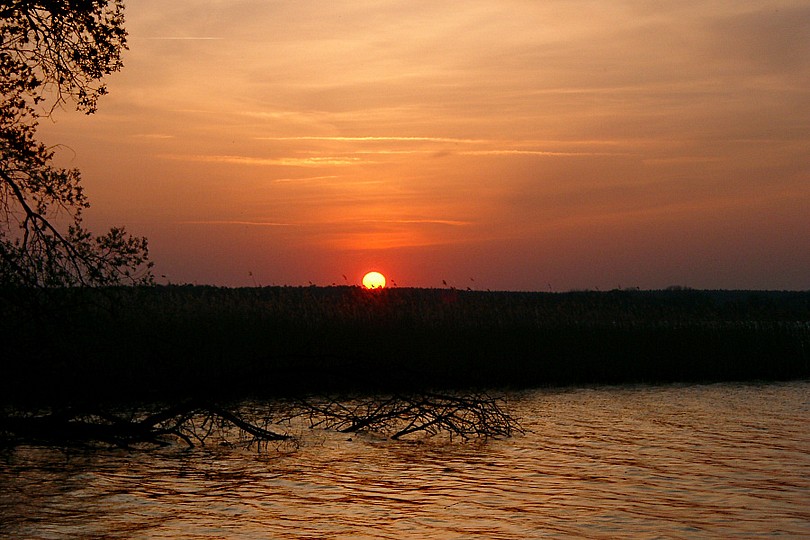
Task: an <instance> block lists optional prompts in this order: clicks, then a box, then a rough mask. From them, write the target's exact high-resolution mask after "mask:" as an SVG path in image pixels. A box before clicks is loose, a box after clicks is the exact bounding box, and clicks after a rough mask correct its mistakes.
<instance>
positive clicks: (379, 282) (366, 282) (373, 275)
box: [363, 272, 385, 289]
mask: <svg viewBox="0 0 810 540" xmlns="http://www.w3.org/2000/svg"><path fill="white" fill-rule="evenodd" d="M363 287H365V288H366V289H382V288H383V287H385V276H384V275H382V274H381V273H379V272H369V273H368V274H366V275H365V276H363Z"/></svg>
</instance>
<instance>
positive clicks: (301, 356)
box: [0, 286, 810, 401]
mask: <svg viewBox="0 0 810 540" xmlns="http://www.w3.org/2000/svg"><path fill="white" fill-rule="evenodd" d="M0 295H2V297H3V304H2V306H3V307H2V308H0V340H2V341H1V342H2V349H0V355H1V356H2V360H0V361H1V362H2V370H3V373H4V376H3V377H2V382H0V391H2V392H3V395H4V396H5V397H6V398H7V400H12V401H15V400H25V399H46V400H52V399H81V398H83V397H87V398H88V399H94V400H100V399H119V398H122V397H128V398H137V399H151V398H160V397H161V396H167V395H172V396H177V395H183V396H186V395H188V396H195V395H210V394H211V393H214V394H215V395H220V396H223V397H239V396H277V395H297V394H303V393H316V392H338V391H340V392H343V391H369V392H394V391H422V390H428V389H467V388H486V387H490V388H491V387H516V388H517V387H532V386H541V385H569V384H615V383H639V382H648V383H659V382H673V381H730V380H760V379H762V380H783V379H796V378H807V377H810V292H752V291H694V290H667V291H608V292H593V291H581V292H569V293H519V292H483V291H460V290H454V289H407V288H393V289H384V290H376V291H367V290H364V289H360V288H358V287H264V288H242V289H228V288H216V287H200V286H155V287H130V288H106V289H59V290H45V291H41V290H40V291H36V292H34V291H20V290H7V291H0Z"/></svg>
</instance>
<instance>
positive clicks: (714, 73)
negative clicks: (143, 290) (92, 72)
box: [42, 0, 810, 290]
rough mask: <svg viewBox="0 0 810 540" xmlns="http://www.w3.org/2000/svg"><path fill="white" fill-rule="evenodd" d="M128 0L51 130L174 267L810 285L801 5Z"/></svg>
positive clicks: (462, 283)
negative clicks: (111, 51) (82, 108)
mask: <svg viewBox="0 0 810 540" xmlns="http://www.w3.org/2000/svg"><path fill="white" fill-rule="evenodd" d="M126 6H127V28H128V30H129V33H130V38H129V43H130V50H129V51H128V52H127V53H126V56H125V68H124V70H123V71H122V72H121V73H119V74H116V75H115V76H113V77H110V78H109V80H108V86H109V90H110V95H109V96H107V97H105V99H104V100H103V101H102V102H101V104H100V109H99V112H98V113H97V114H96V115H95V116H93V117H89V118H88V117H84V116H82V115H80V114H73V113H69V112H67V111H65V112H59V113H57V114H56V118H55V119H56V122H55V123H49V122H45V123H43V126H42V132H43V133H44V134H45V135H46V136H47V140H48V142H49V143H53V144H55V143H62V144H64V145H65V147H66V148H63V149H62V150H60V156H62V158H61V159H62V160H63V161H64V163H65V164H68V165H70V166H75V167H79V168H80V169H81V170H82V171H83V174H84V182H85V185H86V189H87V192H88V195H89V197H90V201H91V203H92V204H93V207H92V209H91V211H90V212H89V214H88V223H89V224H90V225H91V226H92V227H93V228H95V229H99V230H100V229H101V228H102V227H109V226H111V225H116V224H126V225H127V227H128V229H129V230H131V231H132V232H133V233H136V234H139V235H146V236H148V237H149V239H150V245H151V250H152V255H153V258H154V259H155V261H156V273H157V274H158V275H165V276H166V278H165V279H167V280H171V281H172V282H196V283H211V284H219V285H253V284H254V283H257V284H263V285H270V284H290V285H301V284H307V283H308V282H313V283H316V284H320V285H328V284H331V283H336V284H345V283H351V284H358V283H359V280H360V278H361V277H362V275H363V274H364V273H365V272H366V271H367V270H369V269H372V268H373V269H379V270H380V271H382V272H383V273H384V274H385V275H386V276H388V277H389V278H392V279H393V280H394V282H395V283H396V284H397V285H399V286H425V287H434V286H435V287H441V286H443V284H442V282H443V281H445V282H447V283H448V284H449V285H452V286H456V287H460V288H466V287H468V286H470V287H472V288H476V289H485V288H490V289H528V290H548V289H549V288H551V289H553V290H567V289H571V288H614V287H619V286H622V287H635V286H638V287H642V288H658V287H665V286H668V285H673V284H680V285H687V286H692V287H698V288H768V289H774V288H775V289H782V288H793V289H808V288H810V217H808V216H810V157H808V156H810V4H808V3H807V2H806V1H804V0H793V1H790V0H783V1H767V0H766V1H759V0H758V1H745V0H735V1H733V2H725V1H723V2H720V1H710V2H705V1H678V2H674V1H673V2H646V1H644V2H642V1H616V2H604V1H601V0H600V1H572V0H558V1H554V0H549V1H543V2H533V1H524V0H520V1H518V0H499V1H497V2H496V1H481V0H471V1H467V2H463V3H457V2H435V1H430V2H428V1H404V0H403V1H377V0H375V1H351V2H343V1H328V2H327V1H297V2H292V1H265V0H247V1H240V2H231V1H214V0H210V1H202V0H198V1H191V0H173V1H172V2H163V1H157V0H132V1H129V2H127V4H126ZM343 276H347V277H346V278H344V277H343Z"/></svg>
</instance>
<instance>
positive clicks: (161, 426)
mask: <svg viewBox="0 0 810 540" xmlns="http://www.w3.org/2000/svg"><path fill="white" fill-rule="evenodd" d="M297 419H302V420H304V421H306V422H308V424H309V427H310V428H316V427H318V428H322V429H331V430H337V431H340V432H344V433H354V432H359V431H373V432H377V433H381V434H383V435H386V436H389V437H390V438H392V439H400V438H402V437H406V436H409V435H413V434H422V435H424V436H433V435H437V434H440V433H445V434H448V435H449V436H450V437H451V438H453V437H459V438H461V439H464V440H466V439H470V438H473V437H484V438H489V437H509V436H511V435H512V434H514V433H516V432H517V433H522V429H521V428H520V425H519V424H518V422H517V420H516V419H515V418H514V417H512V416H511V415H510V414H509V413H508V412H507V411H506V409H505V400H503V399H501V398H492V397H490V396H487V395H484V394H474V395H469V394H467V395H462V394H459V395H445V394H413V395H394V396H389V397H385V398H380V397H367V398H354V399H347V400H339V399H333V398H309V399H301V400H297V401H294V402H287V403H284V404H281V405H280V406H279V404H276V405H275V406H272V407H268V408H267V409H266V410H264V411H262V410H260V409H255V410H253V411H251V412H249V413H246V412H245V411H244V409H242V410H238V409H233V408H229V407H225V406H221V405H217V404H214V403H210V402H205V401H201V400H191V401H187V402H184V403H180V404H177V405H172V406H170V407H166V408H165V409H162V410H159V411H157V412H151V413H148V414H147V413H139V414H138V413H132V412H129V413H121V412H111V411H105V410H88V409H73V408H65V409H60V410H56V411H52V412H50V413H48V414H32V413H27V414H20V413H17V414H4V415H0V443H5V444H10V445H15V444H23V443H36V444H57V445H74V444H81V445H85V444H94V443H95V444H98V443H101V444H106V445H111V446H116V447H121V448H129V447H132V446H137V445H152V446H167V445H170V444H172V442H182V443H184V444H186V445H187V446H189V447H193V446H197V445H205V444H207V443H208V442H210V441H211V440H212V439H215V440H217V441H218V442H219V443H222V444H234V443H236V442H238V443H241V444H244V445H247V446H250V445H253V444H262V443H267V442H283V441H293V442H295V437H294V436H293V435H291V434H289V433H278V432H276V431H273V430H271V429H268V427H267V426H270V425H279V424H286V425H288V426H291V425H293V423H294V421H295V420H297Z"/></svg>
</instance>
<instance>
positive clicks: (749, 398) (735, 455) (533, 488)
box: [0, 382, 810, 539]
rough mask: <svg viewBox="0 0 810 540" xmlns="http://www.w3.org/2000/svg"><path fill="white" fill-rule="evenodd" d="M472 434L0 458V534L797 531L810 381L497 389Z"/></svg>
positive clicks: (807, 461) (808, 452)
mask: <svg viewBox="0 0 810 540" xmlns="http://www.w3.org/2000/svg"><path fill="white" fill-rule="evenodd" d="M510 403H511V407H512V409H513V412H514V413H516V414H517V415H519V416H520V417H521V418H522V422H523V425H524V427H526V428H527V429H528V430H529V432H528V433H527V434H526V435H523V436H517V437H515V438H512V439H508V440H502V441H489V442H486V443H456V442H453V443H449V442H448V441H446V440H431V441H428V442H419V443H417V442H396V441H389V440H384V439H381V438H377V437H373V436H370V435H367V436H355V437H353V440H347V436H346V435H341V434H337V433H331V432H314V433H306V434H304V435H303V437H304V439H303V442H302V444H301V446H300V447H299V448H298V449H294V448H281V449H280V450H273V449H271V450H269V451H266V452H261V453H258V452H256V451H248V450H233V449H216V448H215V449H210V448H209V449H194V450H190V451H189V450H182V449H179V448H175V449H170V450H161V451H150V452H126V451H117V450H95V451H85V452H77V451H72V452H65V451H63V450H59V449H53V448H33V447H21V448H18V449H16V450H13V451H6V452H5V453H3V454H0V487H1V488H2V489H1V490H0V523H1V524H0V537H2V538H212V537H213V538H216V537H224V538H393V539H403V538H470V537H481V538H510V539H512V538H541V537H542V538H545V537H588V538H615V537H643V538H649V537H666V538H677V537H683V538H707V537H708V538H711V537H716V538H721V537H722V538H730V537H737V538H739V537H752V536H760V535H764V536H771V535H784V536H786V537H810V382H799V383H785V384H767V385H725V384H724V385H710V386H666V387H635V388H623V387H611V388H603V389H577V390H568V391H550V390H544V391H534V392H528V393H523V394H519V395H515V396H512V397H511V401H510Z"/></svg>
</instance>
